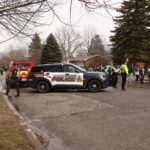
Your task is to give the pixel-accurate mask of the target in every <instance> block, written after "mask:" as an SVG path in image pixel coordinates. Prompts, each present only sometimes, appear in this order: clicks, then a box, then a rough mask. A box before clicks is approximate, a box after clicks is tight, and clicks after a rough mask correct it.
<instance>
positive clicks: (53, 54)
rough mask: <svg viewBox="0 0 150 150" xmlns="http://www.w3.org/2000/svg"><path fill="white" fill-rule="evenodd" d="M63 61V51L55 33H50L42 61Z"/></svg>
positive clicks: (43, 62) (44, 62) (45, 62)
mask: <svg viewBox="0 0 150 150" xmlns="http://www.w3.org/2000/svg"><path fill="white" fill-rule="evenodd" d="M61 61H62V53H61V51H60V49H59V45H58V43H57V41H56V39H55V37H54V36H53V34H50V35H49V37H48V38H47V40H46V44H45V45H44V48H43V52H42V57H41V63H42V64H47V63H60V62H61Z"/></svg>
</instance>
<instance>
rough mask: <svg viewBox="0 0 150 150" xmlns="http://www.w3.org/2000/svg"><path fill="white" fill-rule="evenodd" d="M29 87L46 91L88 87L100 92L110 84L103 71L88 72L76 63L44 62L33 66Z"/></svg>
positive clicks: (92, 90)
mask: <svg viewBox="0 0 150 150" xmlns="http://www.w3.org/2000/svg"><path fill="white" fill-rule="evenodd" d="M28 83H29V87H31V88H34V89H37V91H38V92H40V93H46V92H48V91H49V90H51V89H60V88H63V89H66V88H67V89H81V88H84V89H88V90H89V91H91V92H98V91H100V90H101V89H104V88H107V87H108V86H109V80H108V78H107V75H106V74H105V73H103V72H87V71H86V70H84V69H83V68H80V67H79V66H76V65H74V64H44V65H38V66H34V67H32V69H31V71H30V73H29V76H28Z"/></svg>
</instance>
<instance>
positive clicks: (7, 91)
mask: <svg viewBox="0 0 150 150" xmlns="http://www.w3.org/2000/svg"><path fill="white" fill-rule="evenodd" d="M9 91H10V80H9V81H7V83H6V95H8V94H9Z"/></svg>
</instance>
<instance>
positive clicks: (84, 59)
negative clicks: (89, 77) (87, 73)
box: [69, 53, 112, 68]
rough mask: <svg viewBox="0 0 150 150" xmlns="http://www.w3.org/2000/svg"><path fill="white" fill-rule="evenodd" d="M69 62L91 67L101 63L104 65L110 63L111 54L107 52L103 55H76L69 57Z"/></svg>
mask: <svg viewBox="0 0 150 150" xmlns="http://www.w3.org/2000/svg"><path fill="white" fill-rule="evenodd" d="M69 62H70V63H73V64H76V65H78V66H82V67H83V66H84V67H86V68H90V67H92V68H93V67H95V66H97V65H101V64H104V65H107V64H112V56H111V54H109V53H107V54H105V55H103V56H102V55H90V56H78V57H74V58H71V59H70V60H69Z"/></svg>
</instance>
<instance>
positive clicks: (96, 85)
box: [89, 80, 101, 92]
mask: <svg viewBox="0 0 150 150" xmlns="http://www.w3.org/2000/svg"><path fill="white" fill-rule="evenodd" d="M100 89H101V83H100V82H99V81H98V80H91V81H90V82H89V90H90V91H91V92H98V91H100Z"/></svg>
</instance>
